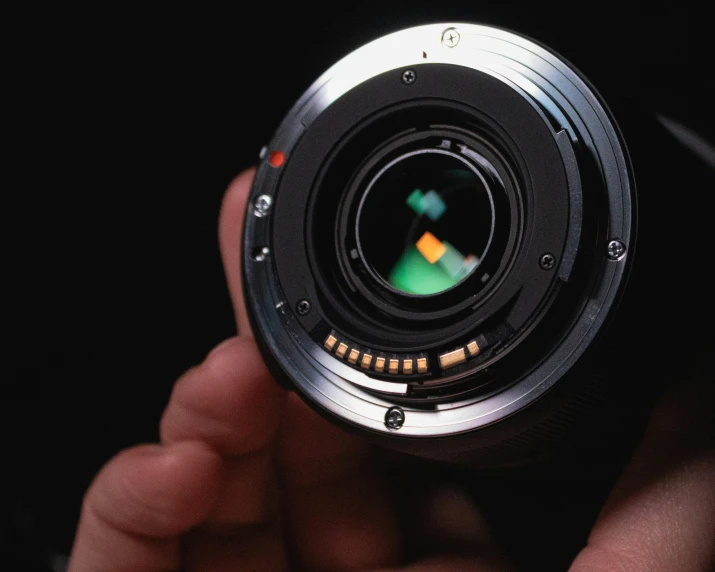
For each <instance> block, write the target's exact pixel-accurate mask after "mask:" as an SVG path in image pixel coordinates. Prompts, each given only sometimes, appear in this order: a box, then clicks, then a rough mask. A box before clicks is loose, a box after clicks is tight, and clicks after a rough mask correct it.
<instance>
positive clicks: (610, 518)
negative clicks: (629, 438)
mask: <svg viewBox="0 0 715 572" xmlns="http://www.w3.org/2000/svg"><path fill="white" fill-rule="evenodd" d="M714 404H715V385H714V383H713V377H712V376H710V377H706V375H705V373H704V372H703V373H702V374H701V376H700V379H699V382H696V383H688V384H685V385H683V384H680V386H678V387H676V388H674V389H673V390H672V391H671V392H670V393H668V395H666V396H665V397H664V399H663V400H662V402H661V404H660V405H659V407H658V408H657V409H656V411H655V412H654V414H653V417H652V420H651V423H650V425H649V428H648V430H647V432H646V435H645V437H644V439H643V442H642V443H641V445H640V446H639V448H638V450H637V451H636V453H635V455H634V457H633V459H632V461H631V462H630V464H629V466H628V467H627V468H626V471H625V473H624V474H623V476H622V477H621V479H620V480H619V482H618V483H617V485H616V487H615V489H614V490H613V492H612V494H611V496H610V498H609V499H608V502H607V503H606V506H605V507H604V509H603V511H602V512H601V514H600V516H599V518H598V521H597V522H596V525H595V527H594V529H593V531H592V532H591V535H590V537H589V541H588V546H587V548H585V549H584V550H583V551H582V552H581V554H579V556H578V558H577V559H576V561H575V562H574V564H573V567H572V568H571V570H572V572H601V571H603V572H606V571H616V572H618V571H621V570H628V571H629V572H630V571H633V572H638V571H641V570H643V571H646V570H647V571H665V570H674V571H675V570H693V571H700V570H702V571H705V570H711V569H712V568H710V566H712V564H713V562H715V534H713V531H714V530H715V486H713V483H715V435H714V431H713V415H712V411H713V405H714Z"/></svg>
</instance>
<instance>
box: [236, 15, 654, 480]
mask: <svg viewBox="0 0 715 572" xmlns="http://www.w3.org/2000/svg"><path fill="white" fill-rule="evenodd" d="M267 151H268V152H267V153H266V156H265V157H264V159H263V160H262V162H261V164H260V166H259V169H258V171H257V174H256V177H255V180H254V184H253V189H252V192H251V202H250V204H249V208H248V211H247V213H246V220H245V225H244V242H243V260H244V263H243V273H244V276H243V277H244V292H245V294H246V298H247V307H248V311H249V316H250V319H251V322H252V325H253V328H254V333H255V335H256V339H257V341H258V343H259V347H260V348H261V351H262V354H263V356H264V358H265V360H266V362H267V363H268V365H269V367H270V368H271V371H272V372H273V374H274V375H275V377H276V378H277V379H278V380H279V381H280V382H281V383H283V384H284V385H286V386H287V387H289V388H290V389H292V390H294V391H296V392H297V393H299V394H300V395H301V396H302V397H303V398H304V399H305V400H306V401H307V402H308V403H309V404H310V405H311V406H312V407H314V408H315V409H316V410H317V411H319V412H320V413H321V414H323V415H324V416H326V417H328V418H329V419H331V420H332V421H334V422H335V423H338V424H340V425H342V426H344V427H347V428H349V429H351V430H357V431H359V432H361V433H362V434H364V435H366V436H368V437H369V438H371V439H373V440H374V441H376V442H378V443H380V444H384V445H387V446H390V447H394V448H398V449H400V450H403V451H407V452H412V453H417V454H420V455H423V456H427V457H431V458H437V459H461V458H464V457H469V459H470V460H471V461H472V462H474V463H475V464H478V465H483V466H503V465H511V464H515V463H523V462H529V460H532V459H534V458H539V457H541V456H543V455H544V454H547V453H548V452H549V451H551V450H552V449H554V448H555V447H556V444H560V443H564V442H567V441H570V440H571V441H572V440H573V432H574V431H575V430H576V429H578V430H579V431H581V430H587V429H591V430H592V432H593V428H594V426H595V425H598V423H595V422H594V416H596V415H599V414H603V412H604V411H606V409H604V407H606V404H608V403H612V402H613V400H614V395H620V399H621V403H622V404H626V403H631V401H632V399H633V398H634V397H633V396H634V395H640V391H639V389H638V388H639V387H640V386H639V384H638V383H637V382H636V380H635V379H634V371H637V370H638V368H639V367H641V366H642V362H641V361H640V360H642V358H643V347H642V343H641V342H642V341H643V332H640V331H638V328H642V327H643V325H645V324H646V323H648V322H647V321H644V320H642V317H643V315H644V310H643V306H642V303H640V304H639V303H638V302H628V303H627V304H626V303H623V304H622V302H623V301H624V296H625V295H626V294H627V293H630V292H631V291H632V290H633V288H634V286H633V284H634V283H635V282H637V281H638V280H637V279H636V280H634V277H633V267H634V262H635V261H636V260H637V259H638V257H639V256H640V254H638V255H636V238H638V242H639V249H640V242H641V238H642V233H641V231H640V226H639V224H640V220H639V216H638V202H639V198H640V197H639V196H637V194H636V189H635V182H634V174H633V167H632V164H631V160H630V158H629V155H628V152H627V150H626V146H625V141H624V138H623V136H622V134H621V131H620V130H619V128H618V126H617V125H616V123H615V119H614V116H613V114H612V113H611V111H609V109H608V108H607V107H606V105H605V103H604V102H603V101H602V99H601V97H600V96H599V94H598V93H597V92H596V91H595V90H594V88H593V87H592V86H590V84H589V83H588V82H587V81H586V80H585V78H583V77H582V76H581V74H580V73H579V72H578V71H577V70H575V68H574V67H573V66H572V65H571V64H569V63H568V62H567V61H566V60H564V59H563V58H561V57H560V56H558V55H557V54H555V53H554V52H552V51H549V50H548V49H546V48H544V47H542V46H541V45H539V44H537V43H535V42H533V41H531V40H529V39H526V38H524V37H522V36H519V35H517V34H514V33H512V32H508V31H505V30H501V29H496V28H492V27H488V26H479V25H470V24H435V25H428V26H420V27H416V28H411V29H407V30H403V31H401V32H397V33H395V34H391V35H389V36H386V37H383V38H381V39H378V40H376V41H374V42H372V43H370V44H368V45H366V46H363V47H362V48H360V49H358V50H356V51H355V52H353V53H352V54H350V55H348V56H347V57H345V58H344V59H343V60H341V61H340V62H338V63H337V64H336V65H335V66H333V67H332V68H331V69H330V70H328V71H327V72H326V73H325V74H324V75H323V76H322V77H321V78H320V79H319V80H318V81H316V83H315V84H313V86H311V87H310V88H309V89H308V90H307V91H306V93H305V94H304V95H303V96H302V97H301V99H300V100H299V101H298V102H297V103H296V104H295V106H294V107H293V109H292V110H291V111H290V112H289V113H288V115H287V116H286V118H285V119H284V121H283V123H282V124H281V126H280V127H279V129H278V131H277V132H276V134H275V136H274V138H273V140H272V141H271V143H270V145H269V146H268V148H267ZM277 157H279V158H280V160H277V159H276V158H277ZM646 258H647V255H646ZM644 275H647V273H644ZM619 306H623V308H621V309H619ZM624 308H625V309H624ZM626 332H627V333H626ZM624 335H626V336H628V340H630V342H629V343H627V344H624V343H623V336H624ZM616 341H620V342H621V343H620V344H616V343H615V342H616ZM626 396H630V397H626ZM396 411H397V412H398V413H399V418H400V423H399V424H396V423H395V422H394V419H395V415H396V413H395V412H396Z"/></svg>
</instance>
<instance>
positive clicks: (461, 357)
mask: <svg viewBox="0 0 715 572" xmlns="http://www.w3.org/2000/svg"><path fill="white" fill-rule="evenodd" d="M465 361H467V356H466V354H465V353H464V348H459V349H456V350H454V351H451V352H447V353H446V354H442V355H441V356H439V365H440V367H441V368H442V369H448V368H450V367H454V366H455V365H459V364H460V363H464V362H465Z"/></svg>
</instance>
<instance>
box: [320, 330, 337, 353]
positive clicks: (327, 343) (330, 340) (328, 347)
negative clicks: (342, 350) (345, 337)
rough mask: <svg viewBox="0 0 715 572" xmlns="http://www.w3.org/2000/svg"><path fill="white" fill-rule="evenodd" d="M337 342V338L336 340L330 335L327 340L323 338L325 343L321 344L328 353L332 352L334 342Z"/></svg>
mask: <svg viewBox="0 0 715 572" xmlns="http://www.w3.org/2000/svg"><path fill="white" fill-rule="evenodd" d="M337 341H338V338H336V337H335V336H334V335H333V334H330V335H329V336H328V337H327V338H325V343H324V344H323V345H324V346H325V349H326V350H328V351H332V350H333V347H334V346H335V342H337Z"/></svg>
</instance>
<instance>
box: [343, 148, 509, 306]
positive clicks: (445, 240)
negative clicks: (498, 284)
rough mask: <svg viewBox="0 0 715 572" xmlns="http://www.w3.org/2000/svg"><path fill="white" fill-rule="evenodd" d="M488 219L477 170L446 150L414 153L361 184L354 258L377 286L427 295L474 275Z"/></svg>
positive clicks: (489, 202) (490, 226)
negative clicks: (378, 284)
mask: <svg viewBox="0 0 715 572" xmlns="http://www.w3.org/2000/svg"><path fill="white" fill-rule="evenodd" d="M494 220H495V213H494V201H493V197H492V195H491V190H490V189H489V187H488V185H487V183H486V181H485V180H484V178H483V177H482V176H481V174H480V173H479V171H478V170H477V168H476V167H474V166H473V165H471V164H470V163H469V162H468V161H466V160H464V159H463V158H462V157H460V156H458V155H456V154H455V153H452V152H451V151H447V150H441V149H422V150H418V151H413V152H411V153H407V154H405V155H402V156H400V157H398V158H396V159H394V160H393V161H391V162H390V163H388V164H387V165H386V166H385V167H384V168H383V169H381V170H380V171H379V172H378V173H377V175H376V176H375V177H374V178H373V179H372V181H371V182H370V183H369V184H368V186H367V188H366V190H365V193H364V195H363V197H362V200H361V203H360V206H359V208H358V214H357V220H356V237H357V245H358V252H359V254H360V256H361V257H362V259H363V263H364V264H365V266H366V268H368V270H369V271H370V273H371V274H372V275H373V277H374V278H376V279H377V280H378V281H379V282H381V283H382V285H383V286H385V287H387V288H389V289H391V290H394V291H397V292H399V293H401V294H406V295H410V296H433V295H436V294H441V293H443V292H446V291H448V290H451V289H452V288H454V287H455V286H457V285H458V284H460V283H462V282H463V281H464V280H466V279H467V278H469V277H470V276H471V275H473V274H474V273H475V272H476V271H477V269H478V268H479V265H480V264H481V261H482V260H483V259H484V257H485V255H486V253H487V251H488V249H489V246H490V244H491V241H492V238H493V235H494Z"/></svg>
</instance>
